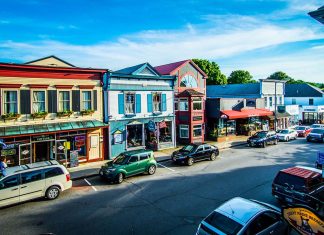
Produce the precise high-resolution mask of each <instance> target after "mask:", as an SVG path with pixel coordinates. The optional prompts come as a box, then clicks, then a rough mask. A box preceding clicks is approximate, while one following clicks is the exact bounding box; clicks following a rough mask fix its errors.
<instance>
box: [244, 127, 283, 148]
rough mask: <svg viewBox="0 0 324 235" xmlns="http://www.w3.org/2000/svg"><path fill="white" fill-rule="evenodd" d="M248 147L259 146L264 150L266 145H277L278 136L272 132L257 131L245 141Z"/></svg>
mask: <svg viewBox="0 0 324 235" xmlns="http://www.w3.org/2000/svg"><path fill="white" fill-rule="evenodd" d="M247 143H248V145H249V146H250V147H252V146H261V147H263V148H265V147H266V146H267V145H268V144H278V136H277V134H276V132H274V131H258V132H256V133H255V134H254V135H252V136H251V137H249V138H248V139H247Z"/></svg>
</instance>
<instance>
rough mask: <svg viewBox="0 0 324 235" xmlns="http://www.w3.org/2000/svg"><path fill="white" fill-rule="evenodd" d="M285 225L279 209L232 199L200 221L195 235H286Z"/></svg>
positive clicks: (253, 201)
mask: <svg viewBox="0 0 324 235" xmlns="http://www.w3.org/2000/svg"><path fill="white" fill-rule="evenodd" d="M287 230H288V225H287V223H286V222H285V221H284V220H283V218H282V216H281V213H280V209H279V208H277V207H275V206H272V205H269V204H266V203H263V202H259V201H255V200H248V199H244V198H240V197H236V198H233V199H231V200H229V201H227V202H225V203H224V204H222V205H221V206H219V207H218V208H216V209H215V210H214V211H213V212H212V213H210V214H209V215H208V216H207V217H206V218H205V219H203V220H202V221H201V223H200V224H199V226H198V230H197V233H196V235H206V234H208V235H209V234H210V235H214V234H231V235H234V234H244V235H252V234H253V235H254V234H286V232H287Z"/></svg>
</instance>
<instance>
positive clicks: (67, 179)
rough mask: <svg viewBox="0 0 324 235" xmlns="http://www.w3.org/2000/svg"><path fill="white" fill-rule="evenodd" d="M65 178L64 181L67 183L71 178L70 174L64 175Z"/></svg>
mask: <svg viewBox="0 0 324 235" xmlns="http://www.w3.org/2000/svg"><path fill="white" fill-rule="evenodd" d="M65 177H66V181H67V182H68V181H70V180H71V176H70V174H66V175H65Z"/></svg>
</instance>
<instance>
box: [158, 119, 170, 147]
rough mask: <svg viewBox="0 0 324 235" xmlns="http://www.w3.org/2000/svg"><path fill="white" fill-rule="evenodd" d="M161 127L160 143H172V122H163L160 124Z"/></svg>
mask: <svg viewBox="0 0 324 235" xmlns="http://www.w3.org/2000/svg"><path fill="white" fill-rule="evenodd" d="M158 125H159V133H160V136H159V142H160V143H164V142H172V122H170V121H167V122H166V121H162V122H159V123H158Z"/></svg>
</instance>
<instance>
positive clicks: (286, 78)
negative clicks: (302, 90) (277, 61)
mask: <svg viewBox="0 0 324 235" xmlns="http://www.w3.org/2000/svg"><path fill="white" fill-rule="evenodd" d="M267 79H273V80H284V81H287V83H291V84H296V83H300V80H297V81H295V80H294V79H293V78H292V77H290V76H288V75H287V74H286V73H284V72H282V71H278V72H275V73H273V74H271V75H270V76H269V77H268V78H267Z"/></svg>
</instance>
